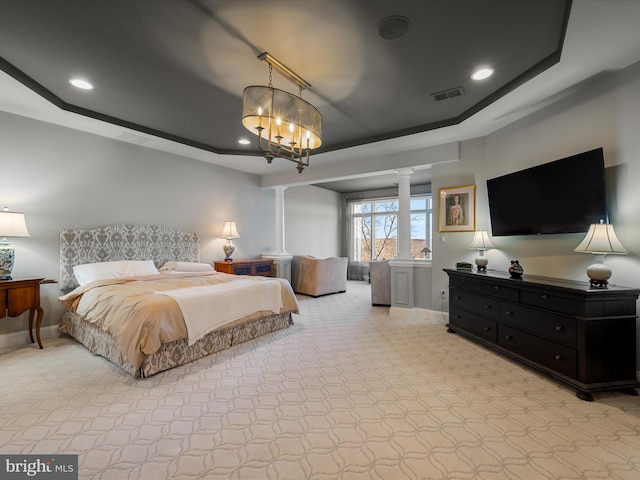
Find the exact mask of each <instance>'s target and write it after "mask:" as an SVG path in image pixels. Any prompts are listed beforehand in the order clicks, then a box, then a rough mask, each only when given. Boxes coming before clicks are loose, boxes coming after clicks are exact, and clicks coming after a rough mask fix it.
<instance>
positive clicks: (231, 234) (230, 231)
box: [220, 222, 240, 262]
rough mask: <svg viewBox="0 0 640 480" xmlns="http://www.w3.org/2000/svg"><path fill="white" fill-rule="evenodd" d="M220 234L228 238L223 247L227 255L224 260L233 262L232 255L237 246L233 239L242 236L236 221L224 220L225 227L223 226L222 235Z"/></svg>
mask: <svg viewBox="0 0 640 480" xmlns="http://www.w3.org/2000/svg"><path fill="white" fill-rule="evenodd" d="M220 236H221V237H223V238H226V239H227V243H225V244H224V246H223V247H222V250H223V251H224V254H225V255H226V256H225V258H224V261H225V262H232V261H233V259H232V258H231V255H233V252H234V251H235V250H236V246H235V245H234V244H233V242H232V241H231V239H232V238H240V235H239V234H238V229H237V228H236V222H224V227H222V235H220Z"/></svg>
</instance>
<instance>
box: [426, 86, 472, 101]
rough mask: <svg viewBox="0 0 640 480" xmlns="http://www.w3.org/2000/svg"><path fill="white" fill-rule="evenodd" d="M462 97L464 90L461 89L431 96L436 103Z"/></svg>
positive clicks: (452, 89)
mask: <svg viewBox="0 0 640 480" xmlns="http://www.w3.org/2000/svg"><path fill="white" fill-rule="evenodd" d="M462 95H464V89H463V88H462V87H456V88H451V89H449V90H443V91H442V92H438V93H432V94H431V96H432V97H433V98H434V100H435V101H436V102H440V101H442V100H447V99H449V98H455V97H461V96H462Z"/></svg>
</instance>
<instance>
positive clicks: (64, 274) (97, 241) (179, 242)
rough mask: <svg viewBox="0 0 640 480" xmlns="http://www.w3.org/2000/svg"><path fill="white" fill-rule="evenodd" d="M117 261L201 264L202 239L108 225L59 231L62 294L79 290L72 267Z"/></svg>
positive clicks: (157, 227)
mask: <svg viewBox="0 0 640 480" xmlns="http://www.w3.org/2000/svg"><path fill="white" fill-rule="evenodd" d="M114 260H153V262H154V263H155V265H156V267H158V268H159V267H161V266H162V265H163V264H164V263H165V262H168V261H175V262H199V261H200V235H199V234H197V233H189V232H180V231H178V230H174V229H173V228H170V227H164V226H160V225H124V224H120V225H108V226H106V227H101V228H94V229H92V230H60V279H59V280H58V283H59V287H60V289H61V290H70V289H72V288H75V287H77V286H78V282H77V281H76V279H75V277H74V276H73V267H74V266H76V265H81V264H84V263H96V262H109V261H114Z"/></svg>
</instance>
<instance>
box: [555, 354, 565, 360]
mask: <svg viewBox="0 0 640 480" xmlns="http://www.w3.org/2000/svg"><path fill="white" fill-rule="evenodd" d="M563 358H564V357H563V356H562V355H556V360H562V359H563Z"/></svg>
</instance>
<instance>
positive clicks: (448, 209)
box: [438, 185, 476, 232]
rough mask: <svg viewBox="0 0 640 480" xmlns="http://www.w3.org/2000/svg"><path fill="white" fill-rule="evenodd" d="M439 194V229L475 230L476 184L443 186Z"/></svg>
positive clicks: (448, 230) (453, 230)
mask: <svg viewBox="0 0 640 480" xmlns="http://www.w3.org/2000/svg"><path fill="white" fill-rule="evenodd" d="M439 193H440V194H439V195H438V231H439V232H473V231H475V229H476V186H475V185H466V186H462V187H448V188H441V189H440V192H439Z"/></svg>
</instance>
